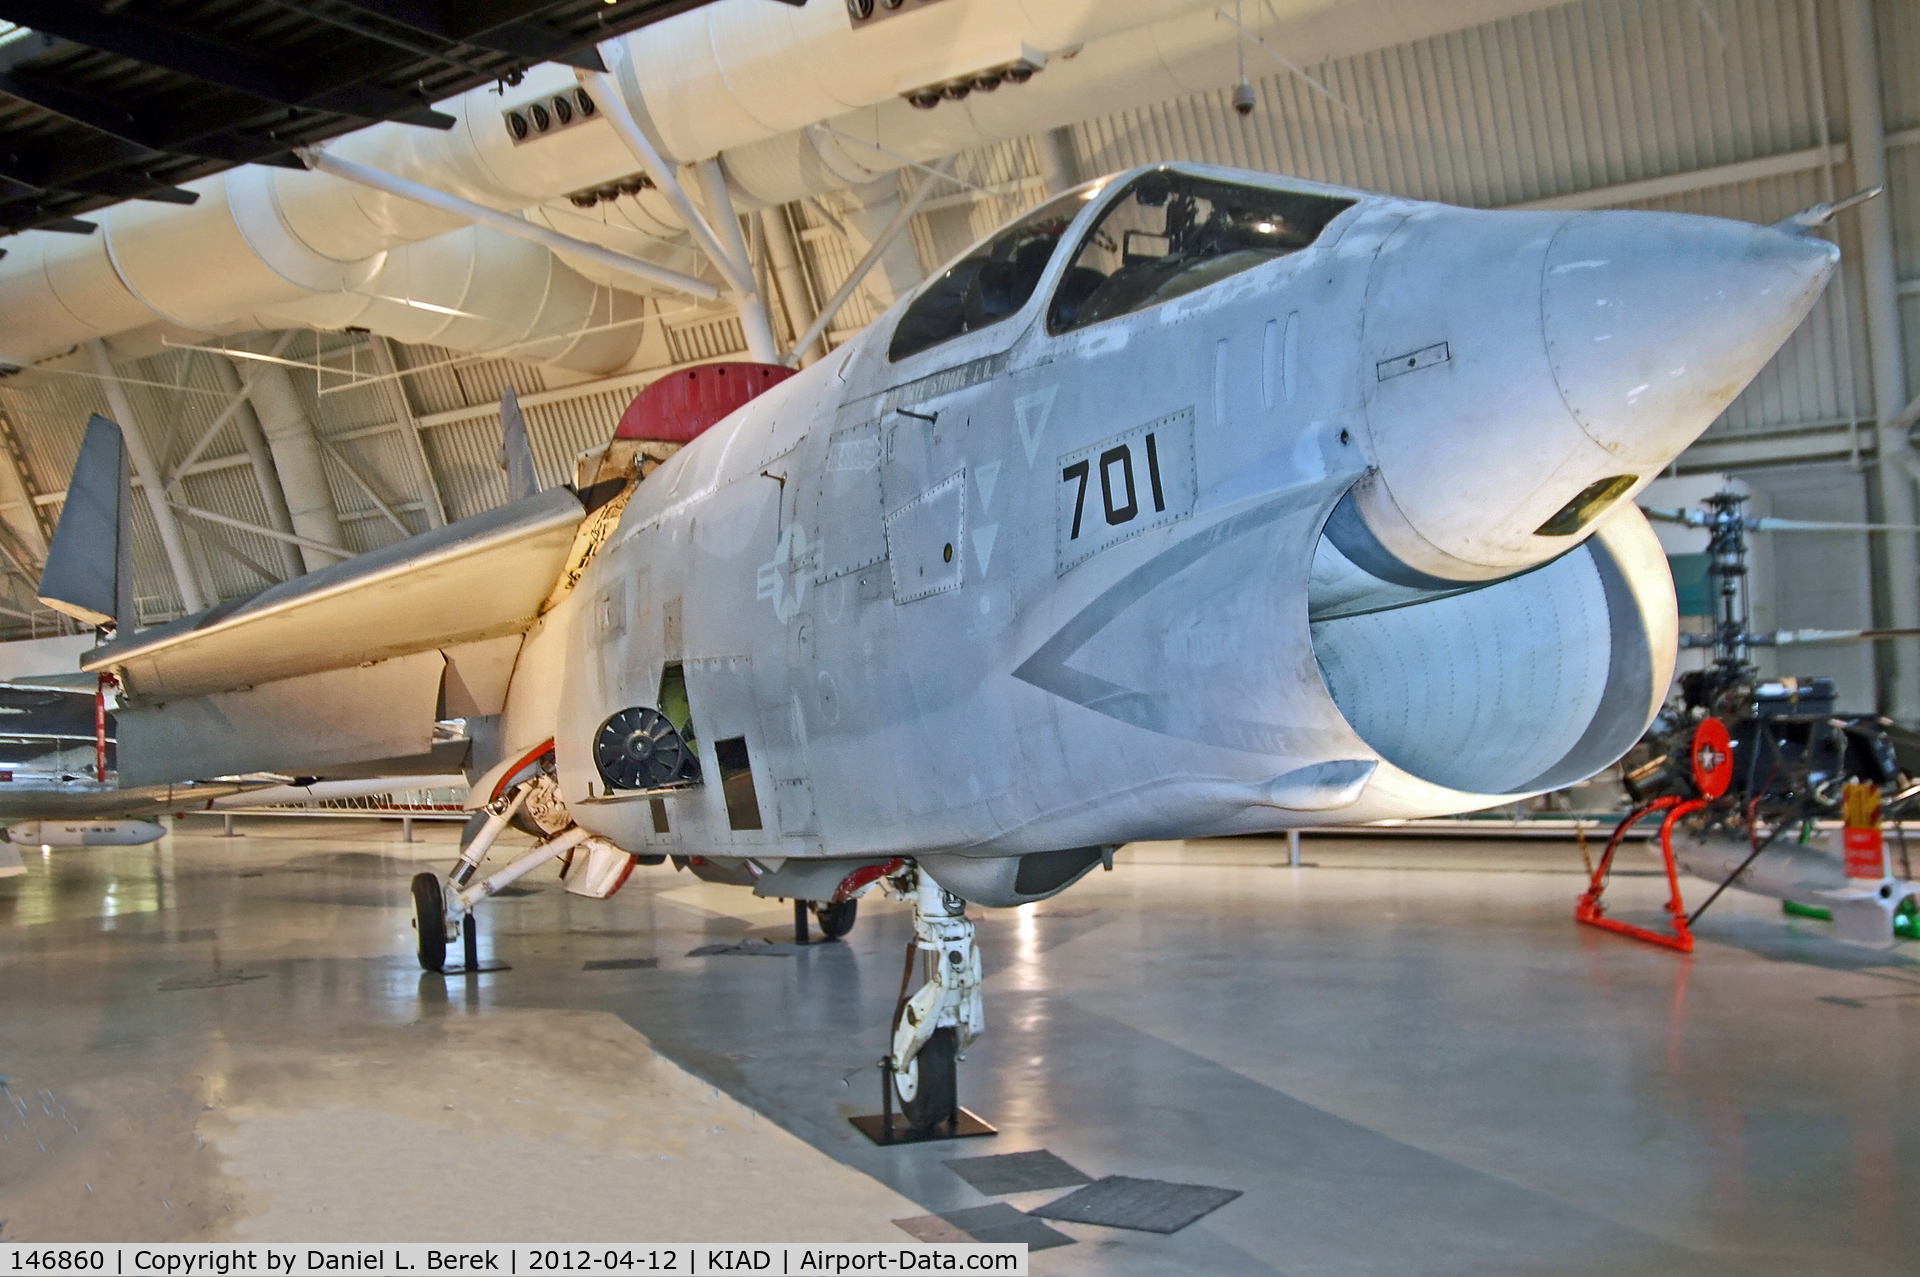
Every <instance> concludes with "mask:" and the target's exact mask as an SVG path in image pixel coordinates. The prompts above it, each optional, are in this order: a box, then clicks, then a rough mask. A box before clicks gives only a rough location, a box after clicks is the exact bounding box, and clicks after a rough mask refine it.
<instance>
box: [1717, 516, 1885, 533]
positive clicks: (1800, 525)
mask: <svg viewBox="0 0 1920 1277" xmlns="http://www.w3.org/2000/svg"><path fill="white" fill-rule="evenodd" d="M1746 525H1747V527H1748V528H1750V529H1752V530H1753V531H1755V532H1920V524H1912V523H1826V522H1822V521H1819V520H1815V519H1776V518H1774V517H1773V516H1771V515H1760V516H1758V517H1753V518H1749V519H1747V520H1746Z"/></svg>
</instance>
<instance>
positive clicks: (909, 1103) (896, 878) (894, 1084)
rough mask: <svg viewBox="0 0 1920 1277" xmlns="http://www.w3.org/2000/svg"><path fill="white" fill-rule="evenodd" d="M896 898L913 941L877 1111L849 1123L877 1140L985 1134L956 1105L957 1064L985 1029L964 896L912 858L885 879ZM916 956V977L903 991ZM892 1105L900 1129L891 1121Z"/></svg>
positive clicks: (986, 1132)
mask: <svg viewBox="0 0 1920 1277" xmlns="http://www.w3.org/2000/svg"><path fill="white" fill-rule="evenodd" d="M887 886H888V888H889V889H890V893H891V894H892V895H893V897H894V898H895V899H896V900H905V901H907V902H908V903H910V904H912V905H913V940H912V942H911V943H910V944H909V945H908V946H907V958H906V966H905V969H904V970H903V971H902V972H901V975H900V998H899V1001H898V1002H897V1003H896V1004H895V1007H894V1013H893V1037H892V1041H891V1050H890V1051H889V1052H888V1054H887V1057H886V1058H885V1059H884V1060H882V1061H881V1062H880V1067H881V1086H882V1091H881V1115H880V1116H879V1117H872V1118H855V1119H853V1121H854V1124H855V1125H856V1126H858V1127H859V1128H860V1129H861V1130H862V1131H864V1132H865V1133H866V1134H867V1136H868V1137H869V1138H871V1139H872V1140H873V1141H874V1142H875V1143H878V1144H890V1143H894V1142H896V1141H900V1140H903V1139H904V1140H921V1139H956V1138H960V1137H964V1136H968V1135H992V1134H994V1129H993V1128H992V1127H991V1126H988V1125H987V1124H986V1123H984V1122H982V1121H981V1120H980V1119H979V1118H978V1117H976V1116H974V1115H973V1114H972V1113H969V1112H968V1111H967V1110H965V1109H963V1108H961V1107H960V1100H959V1087H958V1075H957V1073H958V1071H957V1065H958V1063H959V1061H960V1060H961V1059H963V1058H964V1056H963V1055H962V1052H964V1051H965V1050H966V1048H967V1047H968V1046H969V1045H971V1044H972V1043H973V1041H974V1039H975V1038H977V1037H979V1036H980V1035H981V1034H982V1033H984V1032H986V1027H987V1025H986V1013H985V1010H984V1008H983V1005H982V1000H981V994H980V950H979V949H978V948H977V947H976V946H975V944H974V935H973V920H972V919H971V918H969V917H967V915H966V910H967V902H966V901H964V900H962V899H961V898H960V897H958V896H956V895H954V894H953V893H952V892H950V891H946V890H944V889H943V888H942V887H941V886H940V884H939V883H937V882H935V881H934V880H933V879H932V878H931V877H930V876H928V875H927V874H926V873H925V872H923V871H922V870H921V869H920V868H919V867H918V866H917V865H908V866H907V867H905V868H903V869H901V870H899V871H898V872H896V873H894V874H893V875H892V876H891V877H889V878H888V879H887ZM916 959H917V960H918V962H919V964H920V966H921V968H922V973H923V976H924V981H925V982H924V983H923V984H921V986H920V988H919V989H918V990H917V991H915V992H914V993H913V995H912V996H908V994H907V989H908V987H909V986H910V985H911V984H912V983H913V968H914V964H915V961H916ZM895 1101H898V1103H899V1105H900V1113H901V1116H902V1117H903V1118H905V1119H906V1123H905V1124H906V1129H905V1130H898V1129H896V1128H895V1127H894V1125H893V1106H894V1103H895Z"/></svg>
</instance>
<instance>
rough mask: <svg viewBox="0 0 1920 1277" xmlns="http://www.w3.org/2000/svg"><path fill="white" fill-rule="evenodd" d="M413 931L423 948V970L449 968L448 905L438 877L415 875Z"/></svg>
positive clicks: (421, 951) (421, 964)
mask: <svg viewBox="0 0 1920 1277" xmlns="http://www.w3.org/2000/svg"><path fill="white" fill-rule="evenodd" d="M413 930H414V938H415V940H416V941H417V942H418V943H419V946H420V966H421V969H422V970H426V971H439V970H442V969H444V968H445V967H446V965H447V902H446V898H445V897H444V896H442V895H441V894H440V879H439V877H438V875H435V874H430V873H419V874H415V875H414V876H413Z"/></svg>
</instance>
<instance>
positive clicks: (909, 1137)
mask: <svg viewBox="0 0 1920 1277" xmlns="http://www.w3.org/2000/svg"><path fill="white" fill-rule="evenodd" d="M889 1118H893V1115H892V1114H890V1113H889V1114H885V1115H882V1114H879V1113H870V1114H868V1115H867V1116H865V1117H850V1118H848V1119H847V1120H848V1121H849V1122H851V1123H853V1125H854V1129H856V1130H858V1131H859V1132H860V1133H861V1134H862V1135H864V1136H866V1137H867V1138H868V1139H870V1140H872V1141H873V1142H874V1143H875V1144H930V1143H933V1142H934V1141H936V1140H970V1139H976V1138H978V1137H979V1136H982V1135H998V1134H999V1133H1000V1132H999V1131H998V1130H996V1129H995V1128H993V1127H991V1126H989V1125H987V1123H986V1121H985V1120H984V1119H982V1118H981V1116H980V1115H979V1114H978V1113H975V1112H974V1111H973V1110H971V1109H964V1108H963V1109H961V1110H960V1114H959V1120H958V1121H954V1122H942V1123H940V1124H939V1125H938V1126H930V1127H928V1128H927V1129H926V1130H924V1131H916V1130H914V1129H913V1128H912V1127H910V1126H908V1125H906V1124H905V1123H904V1122H903V1121H901V1120H900V1119H898V1118H893V1120H892V1123H891V1129H889V1122H888V1119H889Z"/></svg>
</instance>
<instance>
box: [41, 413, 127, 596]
mask: <svg viewBox="0 0 1920 1277" xmlns="http://www.w3.org/2000/svg"><path fill="white" fill-rule="evenodd" d="M130 465H131V463H130V462H129V461H128V459H127V445H126V441H125V440H124V439H122V438H121V436H120V427H119V426H116V425H114V424H113V423H112V422H111V421H108V420H107V419H106V418H105V417H102V416H99V415H97V414H96V415H95V416H94V417H92V418H91V419H89V420H88V422H87V433H86V436H85V437H84V438H83V439H81V441H80V457H79V460H78V461H76V462H75V463H74V467H73V478H72V480H71V481H70V482H69V483H68V484H67V498H66V503H65V504H64V505H63V506H62V507H61V510H60V526H59V527H57V528H55V529H54V532H53V544H52V545H50V546H48V547H47V564H46V568H45V569H44V570H43V571H42V572H41V573H40V588H39V590H38V594H39V596H40V601H41V602H42V603H45V604H46V605H47V606H48V607H50V608H53V609H54V610H56V611H59V612H65V613H66V614H67V615H68V616H71V617H75V618H77V619H79V620H82V621H86V622H87V623H88V624H91V625H115V624H118V623H121V622H124V624H122V625H121V626H120V628H121V629H122V631H123V632H131V631H132V629H133V477H132V471H131V468H130Z"/></svg>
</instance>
